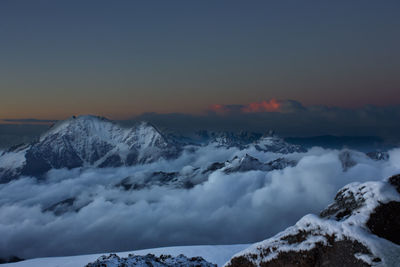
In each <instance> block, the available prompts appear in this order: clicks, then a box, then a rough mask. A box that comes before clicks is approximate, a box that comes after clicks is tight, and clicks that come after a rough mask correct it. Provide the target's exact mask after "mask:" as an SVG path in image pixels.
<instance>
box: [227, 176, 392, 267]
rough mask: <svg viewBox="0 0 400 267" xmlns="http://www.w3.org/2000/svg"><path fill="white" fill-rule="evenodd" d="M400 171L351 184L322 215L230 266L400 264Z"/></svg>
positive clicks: (244, 254)
mask: <svg viewBox="0 0 400 267" xmlns="http://www.w3.org/2000/svg"><path fill="white" fill-rule="evenodd" d="M399 193H400V175H397V176H393V177H391V178H389V179H388V180H387V181H386V182H384V181H383V182H367V183H362V184H360V183H351V184H349V185H347V186H345V187H344V188H343V189H341V190H340V191H339V192H338V194H337V195H336V197H335V202H334V203H333V204H331V205H330V206H329V207H327V208H326V209H325V210H324V211H322V212H321V216H316V215H306V216H304V217H303V218H302V219H300V220H299V221H298V222H297V223H296V225H294V226H292V227H289V228H287V229H286V230H284V231H283V232H281V233H279V234H277V235H276V236H274V237H271V238H269V239H267V240H264V241H261V242H259V243H256V244H254V245H252V246H251V247H249V248H248V249H246V250H244V251H242V252H240V253H238V254H236V255H235V256H234V257H233V258H232V259H231V260H230V261H229V262H228V263H227V264H226V266H229V267H235V266H398V265H397V264H398V263H399V262H400V194H399Z"/></svg>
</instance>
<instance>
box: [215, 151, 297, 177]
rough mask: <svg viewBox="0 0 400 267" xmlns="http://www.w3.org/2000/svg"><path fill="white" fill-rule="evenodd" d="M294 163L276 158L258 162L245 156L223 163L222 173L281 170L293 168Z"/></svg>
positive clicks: (247, 155)
mask: <svg viewBox="0 0 400 267" xmlns="http://www.w3.org/2000/svg"><path fill="white" fill-rule="evenodd" d="M295 165H296V162H295V161H293V160H289V159H286V158H278V159H276V160H272V161H270V162H267V163H262V162H260V161H259V160H258V159H257V158H254V157H252V156H250V155H249V154H246V155H245V156H243V157H241V158H239V157H235V158H233V159H232V160H230V161H228V162H226V163H225V165H224V166H223V168H222V169H223V171H224V172H225V173H233V172H247V171H272V170H281V169H284V168H286V167H288V166H295Z"/></svg>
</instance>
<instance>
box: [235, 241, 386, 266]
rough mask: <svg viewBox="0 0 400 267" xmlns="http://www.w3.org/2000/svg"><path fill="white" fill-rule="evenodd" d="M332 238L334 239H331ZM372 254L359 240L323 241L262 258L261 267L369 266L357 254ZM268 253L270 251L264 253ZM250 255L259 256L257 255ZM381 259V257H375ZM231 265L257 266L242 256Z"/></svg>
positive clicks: (265, 254)
mask: <svg viewBox="0 0 400 267" xmlns="http://www.w3.org/2000/svg"><path fill="white" fill-rule="evenodd" d="M331 240H332V239H331ZM357 253H362V254H370V252H369V250H368V249H367V248H366V247H365V246H364V245H362V244H361V243H360V242H357V241H350V240H343V241H331V242H330V243H329V245H328V246H326V245H323V244H321V243H318V244H316V246H315V248H313V249H311V250H303V251H290V252H279V254H278V256H277V257H276V258H274V259H272V260H270V261H267V262H264V261H262V260H261V262H260V264H259V265H258V266H261V267H335V266H341V267H369V266H371V265H369V264H367V263H365V262H364V261H362V260H360V259H357V258H356V257H355V254H357ZM262 254H263V255H264V256H267V255H268V251H266V252H264V253H262ZM248 257H253V258H257V255H255V254H254V255H249V256H248ZM375 260H376V261H380V259H375ZM228 266H229V267H239V266H240V267H256V266H257V265H255V264H254V263H253V262H251V261H250V260H249V259H248V258H247V257H244V256H240V257H237V258H234V259H232V260H231V262H230V264H229V265H228Z"/></svg>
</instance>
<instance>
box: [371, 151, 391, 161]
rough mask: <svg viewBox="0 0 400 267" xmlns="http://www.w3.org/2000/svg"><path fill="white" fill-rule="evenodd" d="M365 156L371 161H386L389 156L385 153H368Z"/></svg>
mask: <svg viewBox="0 0 400 267" xmlns="http://www.w3.org/2000/svg"><path fill="white" fill-rule="evenodd" d="M367 156H368V157H369V158H370V159H373V160H388V159H389V154H388V153H387V152H380V151H373V152H368V153H367Z"/></svg>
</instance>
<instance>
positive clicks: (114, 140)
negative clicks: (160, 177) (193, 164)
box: [0, 115, 179, 181]
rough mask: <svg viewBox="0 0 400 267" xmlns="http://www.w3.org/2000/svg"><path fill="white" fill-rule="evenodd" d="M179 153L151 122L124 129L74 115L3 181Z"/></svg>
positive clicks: (34, 147)
mask: <svg viewBox="0 0 400 267" xmlns="http://www.w3.org/2000/svg"><path fill="white" fill-rule="evenodd" d="M178 152H179V148H178V147H176V146H174V145H172V144H171V143H170V142H169V141H168V140H167V139H166V138H165V137H164V136H163V135H162V134H161V133H160V132H159V131H158V130H157V129H156V128H155V127H154V126H152V125H151V124H149V123H146V122H141V123H138V124H137V125H135V126H133V127H131V128H124V127H121V126H120V125H118V124H117V123H115V122H113V121H110V120H108V119H106V118H103V117H98V116H92V115H84V116H78V117H75V116H74V117H71V118H69V119H67V120H65V121H61V122H59V123H57V124H55V125H54V126H53V127H51V128H50V129H49V130H48V131H47V132H46V133H44V134H43V135H42V136H41V137H40V139H39V140H38V141H36V142H34V143H32V144H30V145H29V146H28V148H27V149H26V150H24V151H23V152H21V153H22V154H21V153H20V154H21V155H20V154H18V155H19V156H18V158H19V159H21V162H20V164H12V165H13V166H18V170H15V169H13V166H10V169H9V170H7V169H8V168H7V166H4V168H2V169H1V168H0V178H1V179H0V180H5V181H6V180H9V179H11V178H12V177H14V176H18V175H20V174H23V175H40V174H43V173H45V172H47V171H48V170H50V169H52V168H55V169H59V168H76V167H117V166H124V165H127V166H130V165H135V164H138V163H150V162H153V161H156V160H158V159H160V158H170V157H174V156H177V154H178ZM9 153H14V154H15V153H16V151H10V152H9ZM2 157H4V155H3V156H2ZM13 158H16V156H14V157H13ZM11 170H12V171H11ZM5 173H7V175H5ZM1 176H3V177H1ZM6 176H7V177H6ZM4 177H6V178H4Z"/></svg>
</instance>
